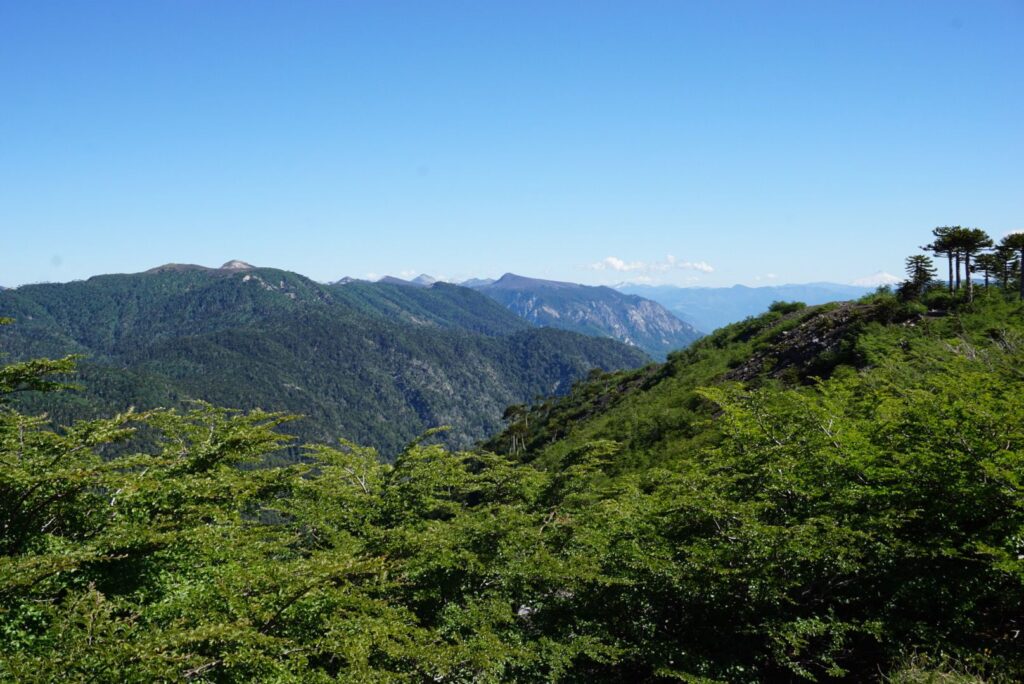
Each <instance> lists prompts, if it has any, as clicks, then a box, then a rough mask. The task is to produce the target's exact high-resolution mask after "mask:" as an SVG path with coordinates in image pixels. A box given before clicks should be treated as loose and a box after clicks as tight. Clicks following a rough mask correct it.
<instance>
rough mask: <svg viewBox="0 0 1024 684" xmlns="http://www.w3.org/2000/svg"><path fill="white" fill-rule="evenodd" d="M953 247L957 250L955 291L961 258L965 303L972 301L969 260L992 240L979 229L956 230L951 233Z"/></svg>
mask: <svg viewBox="0 0 1024 684" xmlns="http://www.w3.org/2000/svg"><path fill="white" fill-rule="evenodd" d="M951 238H952V241H953V247H954V248H955V249H956V250H957V260H958V261H957V289H959V288H960V283H959V279H960V265H959V259H960V257H962V258H963V263H964V278H965V279H966V281H967V301H971V300H972V299H974V283H973V281H972V279H971V258H972V257H974V256H975V255H976V254H978V253H979V252H981V250H983V249H985V248H987V247H991V246H992V238H990V237H989V236H988V233H986V232H985V231H983V230H981V229H980V228H959V227H958V228H956V229H955V230H954V231H952V233H951Z"/></svg>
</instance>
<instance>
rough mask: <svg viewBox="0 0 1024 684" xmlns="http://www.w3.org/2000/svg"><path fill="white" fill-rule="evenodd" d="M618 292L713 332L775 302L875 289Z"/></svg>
mask: <svg viewBox="0 0 1024 684" xmlns="http://www.w3.org/2000/svg"><path fill="white" fill-rule="evenodd" d="M617 289H618V290H619V292H625V293H629V294H634V295H639V296H641V297H647V298H648V299H652V300H654V301H656V302H658V303H659V304H662V305H663V306H665V307H666V308H667V309H668V310H669V311H671V312H672V313H674V314H676V315H677V316H679V317H680V318H682V319H683V320H685V321H688V322H689V323H691V324H692V325H694V326H695V327H697V328H699V329H700V330H704V331H708V332H710V331H712V330H717V329H718V328H721V327H722V326H724V325H728V324H729V323H735V322H736V321H741V320H743V319H744V318H746V317H747V316H754V315H757V314H761V313H764V312H765V311H767V310H768V306H769V305H771V303H772V302H776V301H799V302H803V303H805V304H825V303H827V302H835V301H842V300H846V299H856V298H858V297H861V296H863V295H865V294H867V293H868V292H870V291H871V290H872V289H874V288H871V287H861V286H856V285H842V284H839V283H807V284H805V285H772V286H766V287H746V286H745V285H733V286H732V287H675V286H672V285H656V286H655V285H633V284H626V285H620V286H619V287H618V288H617Z"/></svg>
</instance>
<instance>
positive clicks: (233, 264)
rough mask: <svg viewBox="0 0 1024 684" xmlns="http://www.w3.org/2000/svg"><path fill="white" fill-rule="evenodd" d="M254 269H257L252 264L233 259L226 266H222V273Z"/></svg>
mask: <svg viewBox="0 0 1024 684" xmlns="http://www.w3.org/2000/svg"><path fill="white" fill-rule="evenodd" d="M253 268H255V267H254V266H253V265H252V264H247V263H246V262H244V261H239V260H238V259H232V260H231V261H229V262H227V263H226V264H224V265H223V266H221V267H220V270H222V271H251V270H252V269H253Z"/></svg>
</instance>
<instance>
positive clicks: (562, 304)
mask: <svg viewBox="0 0 1024 684" xmlns="http://www.w3.org/2000/svg"><path fill="white" fill-rule="evenodd" d="M471 286H472V287H473V288H474V289H476V290H477V291H478V292H482V293H483V294H485V295H487V296H488V297H490V298H491V299H494V300H495V301H497V302H500V303H501V304H502V305H503V306H505V307H507V308H508V309H509V310H510V311H514V312H515V313H516V314H518V315H519V316H522V317H523V318H525V319H526V320H528V321H530V322H532V323H535V324H537V325H542V326H547V327H552V328H561V329H563V330H572V331H574V332H579V333H583V334H585V335H594V336H599V337H611V338H614V339H616V340H619V341H621V342H625V343H627V344H631V345H635V346H637V347H639V348H640V349H643V350H644V351H645V352H647V353H648V354H650V355H651V356H653V357H655V358H659V359H664V358H665V355H666V354H667V353H668V352H670V351H673V350H676V349H682V348H683V347H685V346H687V345H688V344H690V343H692V342H693V341H694V340H696V339H697V338H699V337H700V335H701V333H700V332H698V331H697V330H696V329H695V328H694V327H693V326H691V325H690V324H688V323H685V322H683V321H681V320H679V319H678V318H677V317H676V316H675V315H673V314H672V313H670V312H669V311H667V310H666V309H665V308H664V307H663V306H661V305H659V304H657V303H656V302H653V301H651V300H649V299H644V298H642V297H638V296H635V295H627V294H623V293H621V292H617V291H616V290H613V289H612V288H609V287H591V286H588V285H577V284H575V283H564V282H558V281H553V280H540V279H537V278H525V277H523V276H518V275H515V274H513V273H506V274H505V275H504V276H502V277H501V278H500V279H498V280H496V281H494V282H488V281H477V282H475V283H474V284H472V285H471Z"/></svg>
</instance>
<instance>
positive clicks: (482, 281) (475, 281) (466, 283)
mask: <svg viewBox="0 0 1024 684" xmlns="http://www.w3.org/2000/svg"><path fill="white" fill-rule="evenodd" d="M493 282H494V278H470V279H469V280H463V281H462V282H461V283H459V285H462V286H463V287H473V288H477V287H483V286H484V285H490V284H492V283H493Z"/></svg>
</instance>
